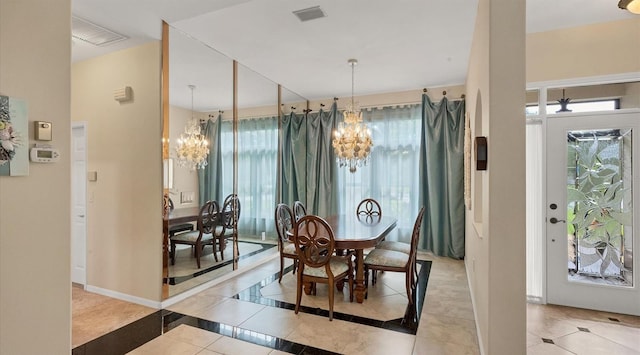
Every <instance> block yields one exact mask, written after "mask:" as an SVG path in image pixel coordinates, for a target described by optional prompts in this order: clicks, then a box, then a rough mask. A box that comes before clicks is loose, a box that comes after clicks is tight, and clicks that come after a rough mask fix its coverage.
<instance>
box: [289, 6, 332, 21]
mask: <svg viewBox="0 0 640 355" xmlns="http://www.w3.org/2000/svg"><path fill="white" fill-rule="evenodd" d="M293 14H294V15H296V16H298V18H299V19H300V21H302V22H305V21H311V20H315V19H317V18H321V17H326V16H327V15H325V14H324V11H322V9H321V8H320V6H314V7H310V8H307V9H302V10H297V11H294V12H293Z"/></svg>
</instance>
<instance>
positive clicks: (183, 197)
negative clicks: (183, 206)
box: [180, 191, 195, 203]
mask: <svg viewBox="0 0 640 355" xmlns="http://www.w3.org/2000/svg"><path fill="white" fill-rule="evenodd" d="M194 196H195V192H193V191H183V192H181V193H180V203H192V202H193V199H194Z"/></svg>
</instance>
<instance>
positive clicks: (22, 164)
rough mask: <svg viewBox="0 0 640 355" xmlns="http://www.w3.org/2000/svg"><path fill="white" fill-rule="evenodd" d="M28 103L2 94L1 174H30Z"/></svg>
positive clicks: (0, 103)
mask: <svg viewBox="0 0 640 355" xmlns="http://www.w3.org/2000/svg"><path fill="white" fill-rule="evenodd" d="M28 123H29V121H28V119H27V103H26V101H24V100H21V99H15V98H11V97H8V96H3V95H0V176H26V175H29V147H28V143H29V128H28Z"/></svg>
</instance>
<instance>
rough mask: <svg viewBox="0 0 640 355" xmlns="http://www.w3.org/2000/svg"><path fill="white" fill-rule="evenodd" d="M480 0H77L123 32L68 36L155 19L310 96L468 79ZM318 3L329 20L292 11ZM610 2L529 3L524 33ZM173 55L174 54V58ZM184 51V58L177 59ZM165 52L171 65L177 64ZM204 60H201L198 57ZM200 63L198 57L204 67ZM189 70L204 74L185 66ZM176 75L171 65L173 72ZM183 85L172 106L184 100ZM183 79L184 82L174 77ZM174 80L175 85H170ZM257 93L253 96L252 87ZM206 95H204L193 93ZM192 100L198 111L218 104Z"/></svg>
mask: <svg viewBox="0 0 640 355" xmlns="http://www.w3.org/2000/svg"><path fill="white" fill-rule="evenodd" d="M477 2H478V0H447V1H442V0H441V1H435V0H395V1H388V0H341V1H335V0H334V1H329V0H136V1H131V0H74V1H73V14H74V15H75V16H78V17H81V18H83V19H86V20H89V21H91V22H93V23H95V24H97V25H100V26H103V27H105V28H108V29H110V30H113V31H115V32H118V33H120V34H123V35H126V36H128V37H129V39H127V40H125V41H121V42H118V43H115V44H112V45H108V46H104V47H96V46H92V45H89V44H86V43H84V42H82V41H77V40H76V41H74V45H73V47H72V48H73V49H72V59H73V61H80V60H84V59H88V58H92V57H95V56H99V55H103V54H106V53H108V52H111V51H116V50H120V49H124V48H129V47H134V46H137V45H140V44H142V43H146V42H149V41H152V40H158V39H160V38H161V20H164V21H166V22H167V23H169V25H170V26H171V27H172V28H174V29H177V30H180V31H183V32H185V33H187V34H189V35H190V36H192V37H193V38H195V39H197V40H199V41H200V42H202V43H204V44H205V45H206V46H208V47H211V48H215V49H216V50H217V51H219V52H221V53H223V54H224V55H226V56H228V57H230V58H232V59H236V60H237V61H238V62H239V63H241V64H242V65H244V66H246V67H248V68H250V69H252V70H254V71H255V72H257V73H260V74H262V75H264V76H265V77H266V78H268V79H270V80H272V81H274V82H277V83H280V84H282V85H283V86H284V87H286V88H288V89H289V90H291V91H292V92H295V93H298V94H299V95H301V96H303V97H304V98H306V99H309V100H317V99H325V98H330V97H335V96H338V97H344V96H350V95H351V68H350V66H349V65H348V64H347V60H348V59H349V58H356V59H358V61H359V64H358V65H357V66H356V68H355V93H356V95H365V94H375V93H384V92H395V91H405V90H413V89H421V88H423V87H427V88H429V87H442V86H450V85H459V84H463V83H464V82H465V78H466V72H467V64H468V58H469V52H470V46H471V41H472V35H473V29H474V23H475V15H476V8H477ZM313 6H320V8H321V9H322V10H323V11H324V13H325V14H326V17H324V18H319V19H316V20H312V21H308V22H301V21H300V20H299V19H298V18H297V17H296V16H295V15H294V14H293V13H292V12H293V11H296V10H300V9H305V8H309V7H313ZM633 16H634V15H632V14H630V13H628V12H627V11H623V10H620V9H618V8H617V0H562V1H558V0H529V1H527V32H528V33H531V32H541V31H548V30H552V29H557V28H566V27H574V26H578V25H584V24H591V23H597V22H606V21H615V20H620V19H625V18H631V17H633ZM176 57H177V56H176ZM183 57H184V56H183ZM173 59H174V58H173V57H172V61H171V66H172V67H173V66H174V65H175V66H179V65H180V64H181V63H176V61H175V60H173ZM201 62H204V61H201ZM203 65H204V64H203ZM190 68H192V69H193V71H194V72H200V71H204V70H205V69H198V67H197V66H194V65H193V64H191V66H190ZM176 72H177V70H176ZM180 76H181V77H182V79H180V78H177V79H176V80H173V79H172V82H173V81H176V82H177V83H180V85H181V86H180V87H182V86H184V90H177V89H176V90H174V89H172V91H171V101H172V104H175V105H178V106H182V107H190V105H191V95H190V91H189V90H188V89H187V88H186V84H185V83H186V82H187V81H189V83H190V84H195V85H196V86H198V88H199V89H197V90H200V88H206V87H207V86H209V85H211V82H212V81H213V80H206V81H205V80H204V79H203V82H201V83H198V82H197V81H198V77H199V76H198V75H196V76H194V77H193V78H188V79H187V78H186V77H185V76H183V75H182V74H181V75H180ZM181 80H182V81H181ZM172 86H173V85H172ZM256 95H257V94H256ZM198 96H199V97H200V96H205V95H198ZM203 100H204V99H194V102H195V107H196V110H210V109H212V108H213V107H214V106H215V105H211V104H210V103H205V102H204V101H203Z"/></svg>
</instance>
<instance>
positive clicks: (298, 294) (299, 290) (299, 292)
mask: <svg viewBox="0 0 640 355" xmlns="http://www.w3.org/2000/svg"><path fill="white" fill-rule="evenodd" d="M297 286H298V287H296V289H297V290H296V309H295V313H296V314H298V311H299V310H300V301H301V300H302V274H301V273H299V272H298V285H297Z"/></svg>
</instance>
